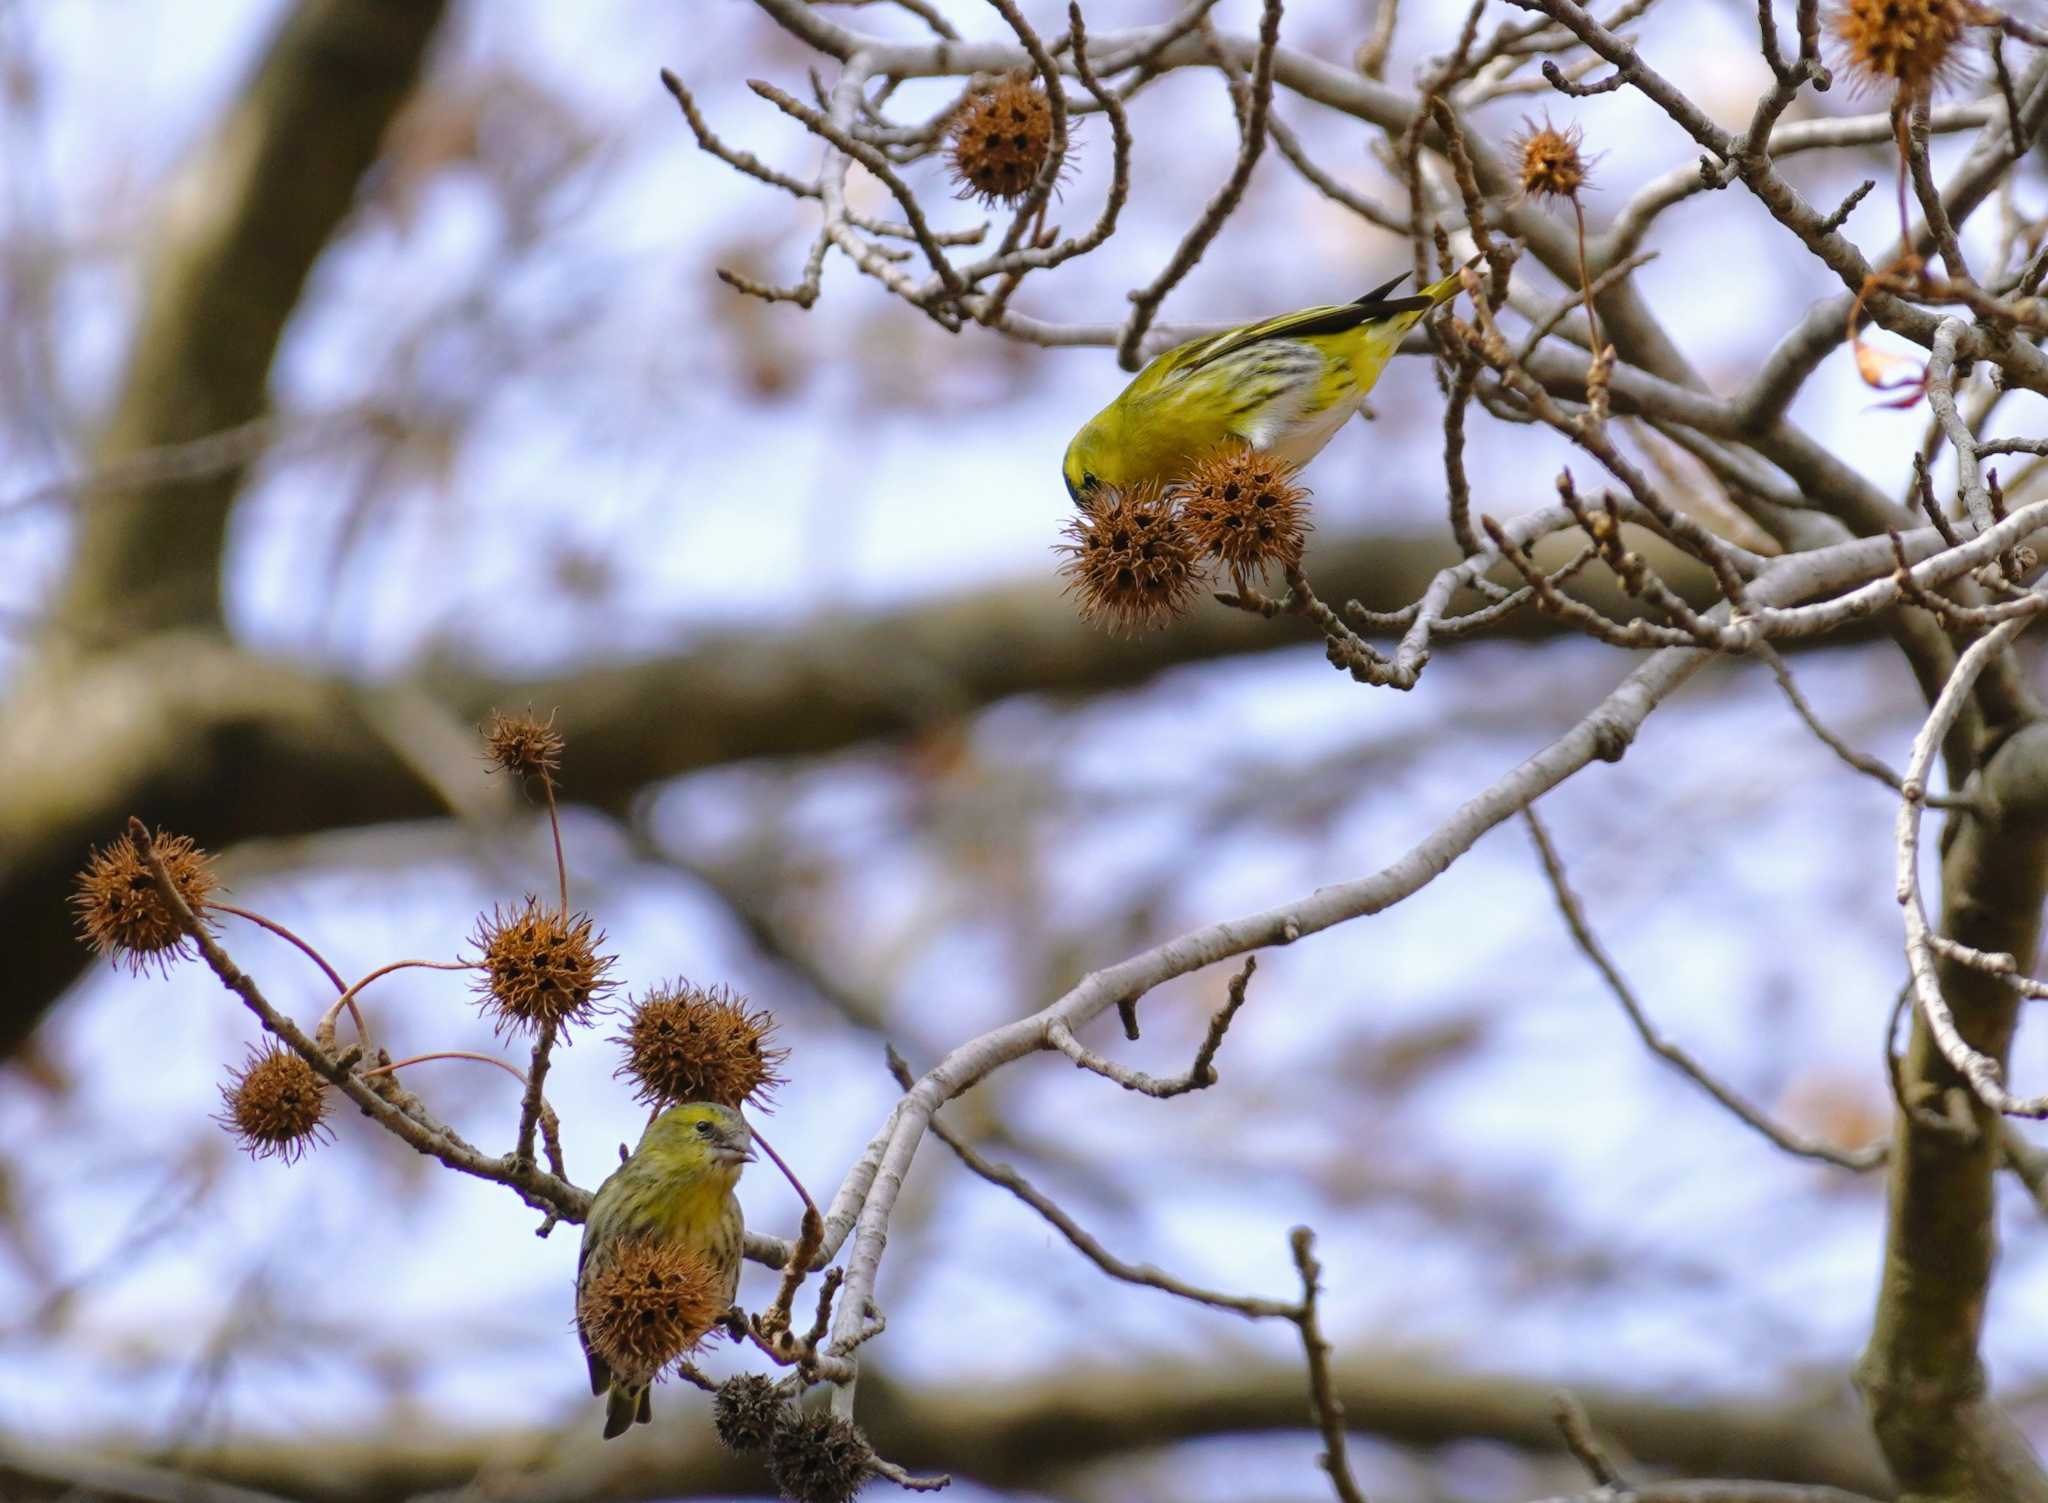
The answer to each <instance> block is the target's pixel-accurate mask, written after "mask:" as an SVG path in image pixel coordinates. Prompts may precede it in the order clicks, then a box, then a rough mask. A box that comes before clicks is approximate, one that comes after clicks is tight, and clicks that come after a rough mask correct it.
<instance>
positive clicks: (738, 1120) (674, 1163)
mask: <svg viewBox="0 0 2048 1503" xmlns="http://www.w3.org/2000/svg"><path fill="white" fill-rule="evenodd" d="M642 1155H647V1156H649V1157H650V1159H651V1161H652V1162H653V1163H655V1164H657V1165H659V1166H661V1167H663V1168H664V1169H666V1170H669V1171H683V1170H704V1169H711V1170H719V1171H723V1172H724V1173H726V1174H729V1175H730V1176H732V1177H733V1178H734V1179H737V1178H739V1173H740V1166H741V1165H742V1164H745V1163H747V1162H748V1161H750V1160H751V1159H752V1158H753V1157H754V1130H753V1129H752V1128H750V1127H748V1126H747V1121H746V1118H744V1117H742V1116H741V1115H740V1114H739V1113H738V1112H736V1111H734V1110H733V1109H732V1108H731V1107H729V1106H719V1105H717V1104H715V1103H713V1102H709V1101H686V1102H684V1103H683V1104H682V1105H680V1106H672V1107H670V1108H669V1109H668V1110H667V1111H665V1112H663V1113H662V1114H661V1115H660V1116H659V1117H656V1118H655V1119H654V1120H653V1121H652V1122H650V1123H648V1124H647V1131H646V1132H644V1133H642V1134H641V1135H640V1146H639V1147H638V1148H637V1149H635V1150H634V1152H633V1157H634V1158H636V1159H637V1158H640V1157H641V1156H642Z"/></svg>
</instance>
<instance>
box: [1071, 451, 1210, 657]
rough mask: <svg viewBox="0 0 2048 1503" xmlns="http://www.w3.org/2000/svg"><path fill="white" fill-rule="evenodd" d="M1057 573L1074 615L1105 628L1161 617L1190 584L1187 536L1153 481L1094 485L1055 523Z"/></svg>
mask: <svg viewBox="0 0 2048 1503" xmlns="http://www.w3.org/2000/svg"><path fill="white" fill-rule="evenodd" d="M1062 531H1063V532H1064V533H1065V534H1066V537H1067V539H1068V541H1067V542H1065V543H1061V544H1059V545H1058V548H1059V551H1060V552H1062V553H1064V554H1066V555H1067V558H1066V562H1065V563H1063V564H1061V565H1060V573H1061V574H1063V575H1065V576H1066V579H1067V588H1068V589H1069V590H1071V591H1073V592H1075V593H1076V594H1078V595H1079V596H1080V597H1081V615H1082V617H1083V618H1084V619H1086V620H1089V621H1101V622H1103V623H1105V624H1106V625H1107V626H1108V627H1109V629H1110V630H1111V631H1124V632H1134V631H1137V630H1138V629H1139V628H1141V627H1159V626H1164V625H1166V624H1167V623H1168V622H1169V621H1171V620H1172V619H1173V618H1174V617H1176V616H1178V615H1180V614H1181V612H1183V611H1185V610H1186V609H1187V606H1188V601H1189V600H1190V599H1192V598H1193V596H1194V592H1195V581H1196V573H1195V562H1196V555H1195V543H1194V540H1193V539H1192V538H1191V537H1190V536H1189V535H1188V530H1187V527H1186V525H1185V524H1184V523H1183V522H1182V520H1181V516H1180V512H1179V511H1178V509H1177V508H1176V507H1175V506H1174V504H1173V501H1172V499H1171V498H1170V497H1168V496H1166V495H1164V494H1162V493H1161V492H1160V490H1159V489H1158V488H1157V487H1153V486H1138V487H1133V488H1132V489H1130V490H1128V491H1115V490H1110V489H1107V488H1104V489H1101V490H1098V491H1096V493H1095V495H1094V497H1093V498H1092V499H1091V500H1089V501H1088V502H1087V503H1085V504H1084V505H1083V506H1082V507H1081V508H1080V509H1079V510H1078V511H1077V512H1076V513H1075V514H1074V516H1073V518H1072V519H1071V520H1070V521H1068V522H1067V524H1066V526H1065V527H1064V528H1063V529H1062Z"/></svg>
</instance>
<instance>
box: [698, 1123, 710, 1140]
mask: <svg viewBox="0 0 2048 1503" xmlns="http://www.w3.org/2000/svg"><path fill="white" fill-rule="evenodd" d="M697 1136H698V1137H700V1138H708V1137H710V1136H711V1124H710V1123H709V1122H699V1123H698V1124H697Z"/></svg>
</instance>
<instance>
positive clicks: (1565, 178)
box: [1508, 115, 1592, 199]
mask: <svg viewBox="0 0 2048 1503" xmlns="http://www.w3.org/2000/svg"><path fill="white" fill-rule="evenodd" d="M1583 140H1585V132H1584V131H1583V130H1581V129H1580V128H1579V127H1578V126H1576V125H1567V126H1565V127H1563V128H1562V129H1560V128H1559V127H1557V126H1555V125H1553V124H1551V123H1550V116H1548V115H1545V116H1544V117H1543V123H1542V124H1541V125H1539V124H1537V123H1536V122H1535V121H1534V120H1530V119H1525V120H1523V121H1522V130H1521V133H1520V134H1519V135H1515V136H1510V137H1509V138H1508V149H1509V150H1510V151H1512V152H1514V154H1515V162H1516V166H1515V181H1516V183H1517V184H1518V185H1519V187H1520V189H1521V196H1522V197H1523V198H1570V199H1576V198H1577V197H1578V196H1579V190H1580V189H1581V188H1584V187H1585V186H1586V183H1587V181H1588V180H1589V178H1590V177H1591V175H1592V165H1591V163H1589V162H1588V161H1587V160H1586V158H1585V157H1584V155H1583V154H1581V152H1580V150H1579V143H1580V142H1581V141H1583Z"/></svg>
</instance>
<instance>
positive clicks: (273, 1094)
mask: <svg viewBox="0 0 2048 1503" xmlns="http://www.w3.org/2000/svg"><path fill="white" fill-rule="evenodd" d="M220 1099H221V1110H220V1113H219V1114H218V1115H217V1116H215V1118H214V1119H213V1120H214V1121H216V1122H218V1123H219V1124H220V1125H221V1126H222V1127H224V1128H226V1129H227V1130H228V1131H229V1132H231V1133H233V1134H234V1136H235V1138H236V1140H237V1141H238V1142H239V1143H240V1144H241V1145H242V1146H243V1147H244V1148H246V1149H247V1150H248V1151H249V1152H250V1153H252V1154H253V1155H255V1156H256V1157H257V1158H259V1159H269V1158H278V1159H283V1160H284V1161H285V1162H286V1163H287V1164H292V1163H296V1162H298V1160H299V1159H301V1158H303V1157H304V1156H305V1155H306V1154H307V1153H308V1152H310V1151H311V1150H312V1149H314V1148H316V1147H318V1146H319V1145H320V1144H322V1143H331V1142H333V1141H334V1132H333V1129H331V1128H330V1127H328V1125H327V1082H326V1081H324V1080H322V1079H321V1078H320V1077H319V1075H318V1074H316V1073H315V1072H314V1069H313V1067H312V1066H311V1065H309V1064H307V1063H306V1062H305V1060H303V1059H301V1058H300V1057H299V1056H298V1055H296V1054H294V1053H292V1052H291V1051H290V1050H289V1049H286V1048H284V1047H282V1046H281V1045H278V1044H269V1045H266V1046H264V1047H260V1048H258V1047H252V1048H251V1049H250V1050H249V1057H248V1059H247V1060H245V1061H244V1062H243V1065H242V1068H241V1069H239V1070H230V1071H229V1072H228V1079H227V1083H226V1084H225V1085H223V1086H222V1087H221V1088H220Z"/></svg>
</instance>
